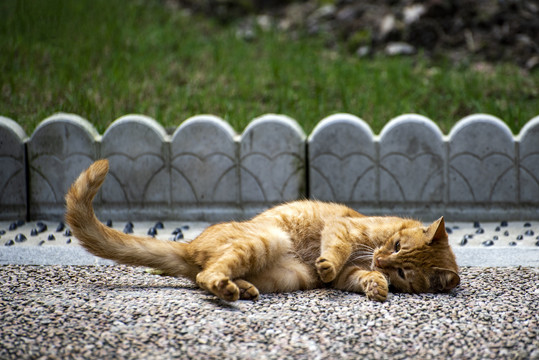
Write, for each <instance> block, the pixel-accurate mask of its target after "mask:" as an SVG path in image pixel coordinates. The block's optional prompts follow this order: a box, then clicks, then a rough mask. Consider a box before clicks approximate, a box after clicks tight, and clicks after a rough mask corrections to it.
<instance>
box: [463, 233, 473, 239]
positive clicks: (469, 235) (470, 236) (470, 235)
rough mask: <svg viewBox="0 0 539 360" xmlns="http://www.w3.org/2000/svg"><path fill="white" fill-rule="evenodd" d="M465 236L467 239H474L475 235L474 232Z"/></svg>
mask: <svg viewBox="0 0 539 360" xmlns="http://www.w3.org/2000/svg"><path fill="white" fill-rule="evenodd" d="M464 237H465V238H466V239H473V235H472V234H466V235H464Z"/></svg>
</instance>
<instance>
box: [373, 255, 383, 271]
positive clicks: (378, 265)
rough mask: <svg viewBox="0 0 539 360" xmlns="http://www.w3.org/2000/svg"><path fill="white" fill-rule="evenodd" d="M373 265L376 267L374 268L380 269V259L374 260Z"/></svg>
mask: <svg viewBox="0 0 539 360" xmlns="http://www.w3.org/2000/svg"><path fill="white" fill-rule="evenodd" d="M374 265H376V267H379V268H381V267H382V264H381V259H380V258H379V257H377V258H375V259H374Z"/></svg>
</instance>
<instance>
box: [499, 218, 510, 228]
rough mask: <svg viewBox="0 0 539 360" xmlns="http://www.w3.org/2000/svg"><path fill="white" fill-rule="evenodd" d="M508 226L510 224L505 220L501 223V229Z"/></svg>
mask: <svg viewBox="0 0 539 360" xmlns="http://www.w3.org/2000/svg"><path fill="white" fill-rule="evenodd" d="M507 225H509V224H508V222H507V221H505V220H504V221H502V222H501V223H500V226H501V227H506V226H507Z"/></svg>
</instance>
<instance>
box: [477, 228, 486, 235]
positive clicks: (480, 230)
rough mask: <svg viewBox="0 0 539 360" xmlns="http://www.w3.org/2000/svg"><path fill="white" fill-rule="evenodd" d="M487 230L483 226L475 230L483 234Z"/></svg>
mask: <svg viewBox="0 0 539 360" xmlns="http://www.w3.org/2000/svg"><path fill="white" fill-rule="evenodd" d="M484 232H485V230H484V229H483V228H479V229H477V230H476V231H475V233H476V234H483V233H484Z"/></svg>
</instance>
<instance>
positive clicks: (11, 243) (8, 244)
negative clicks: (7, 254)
mask: <svg viewBox="0 0 539 360" xmlns="http://www.w3.org/2000/svg"><path fill="white" fill-rule="evenodd" d="M4 245H5V246H12V245H15V241H13V239H9V240H8V241H6V243H5V244H4Z"/></svg>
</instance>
